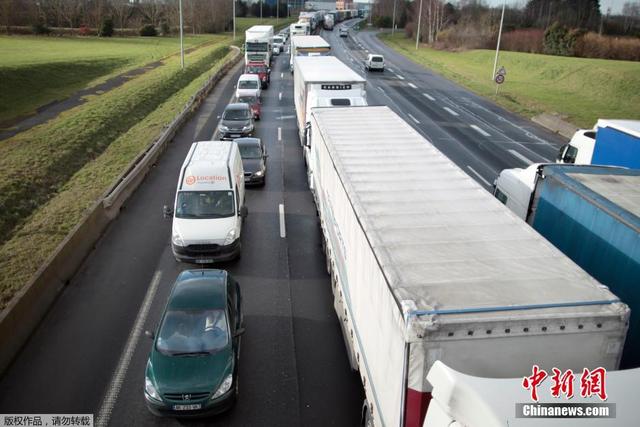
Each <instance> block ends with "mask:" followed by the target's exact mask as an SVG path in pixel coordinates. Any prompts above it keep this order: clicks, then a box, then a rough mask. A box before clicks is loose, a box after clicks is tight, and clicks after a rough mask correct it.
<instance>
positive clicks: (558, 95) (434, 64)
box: [380, 34, 640, 128]
mask: <svg viewBox="0 0 640 427" xmlns="http://www.w3.org/2000/svg"><path fill="white" fill-rule="evenodd" d="M380 38H381V39H382V40H383V41H384V42H385V43H387V44H388V45H389V46H391V47H393V48H394V49H396V50H397V51H399V52H400V53H402V54H404V55H405V56H407V57H409V58H411V59H412V60H414V61H416V62H418V63H420V64H423V65H425V66H427V67H429V68H431V69H433V70H435V71H437V72H438V73H440V74H442V75H443V76H445V77H447V78H449V79H451V80H453V81H455V82H457V83H459V84H461V85H463V86H465V87H467V88H469V89H471V90H473V91H474V92H476V93H478V94H480V95H482V96H485V97H487V98H490V99H492V100H494V101H495V102H497V103H498V104H500V105H502V106H504V107H505V108H507V109H509V110H511V111H514V112H516V113H519V114H522V115H524V116H528V117H532V116H534V115H537V114H540V113H543V112H548V113H559V114H561V115H565V116H566V120H568V121H569V122H571V123H573V124H575V125H577V126H580V127H589V128H590V127H592V126H593V125H594V124H595V122H596V120H597V119H598V118H616V119H640V62H629V61H612V60H605V59H588V58H569V57H562V56H550V55H537V54H530V53H521V52H501V53H500V60H499V65H503V66H504V67H505V68H506V70H507V76H506V82H505V83H504V84H503V85H502V86H501V87H500V92H499V94H498V95H497V96H496V95H495V90H496V89H495V84H494V83H493V82H492V81H491V80H490V79H489V77H490V75H491V71H492V70H493V61H494V55H495V51H490V50H469V51H463V52H449V51H441V50H435V49H431V48H428V47H424V46H421V47H420V49H418V50H417V51H416V49H415V40H414V41H411V40H409V39H406V38H405V37H404V36H403V35H398V36H395V37H393V38H391V36H390V35H389V34H383V35H381V36H380Z"/></svg>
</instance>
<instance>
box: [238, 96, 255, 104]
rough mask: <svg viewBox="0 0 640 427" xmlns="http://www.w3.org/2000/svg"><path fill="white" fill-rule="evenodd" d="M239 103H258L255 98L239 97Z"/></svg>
mask: <svg viewBox="0 0 640 427" xmlns="http://www.w3.org/2000/svg"><path fill="white" fill-rule="evenodd" d="M236 101H237V102H244V103H245V104H255V103H256V102H258V100H257V99H256V97H255V96H239V97H238V99H237V100H236Z"/></svg>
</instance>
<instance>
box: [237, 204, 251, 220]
mask: <svg viewBox="0 0 640 427" xmlns="http://www.w3.org/2000/svg"><path fill="white" fill-rule="evenodd" d="M239 215H240V217H241V218H242V219H244V218H246V217H247V215H249V210H248V209H247V207H246V206H243V207H241V208H240V214H239Z"/></svg>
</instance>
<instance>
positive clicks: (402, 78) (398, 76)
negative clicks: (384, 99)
mask: <svg viewBox="0 0 640 427" xmlns="http://www.w3.org/2000/svg"><path fill="white" fill-rule="evenodd" d="M396 77H397V78H399V79H400V80H404V77H402V76H401V75H400V74H396Z"/></svg>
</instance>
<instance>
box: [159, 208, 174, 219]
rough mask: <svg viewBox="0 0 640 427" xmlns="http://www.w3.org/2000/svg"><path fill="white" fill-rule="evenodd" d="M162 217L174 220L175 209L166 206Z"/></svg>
mask: <svg viewBox="0 0 640 427" xmlns="http://www.w3.org/2000/svg"><path fill="white" fill-rule="evenodd" d="M162 215H163V216H164V217H165V218H173V208H171V207H169V206H167V205H164V206H163V207H162Z"/></svg>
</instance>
